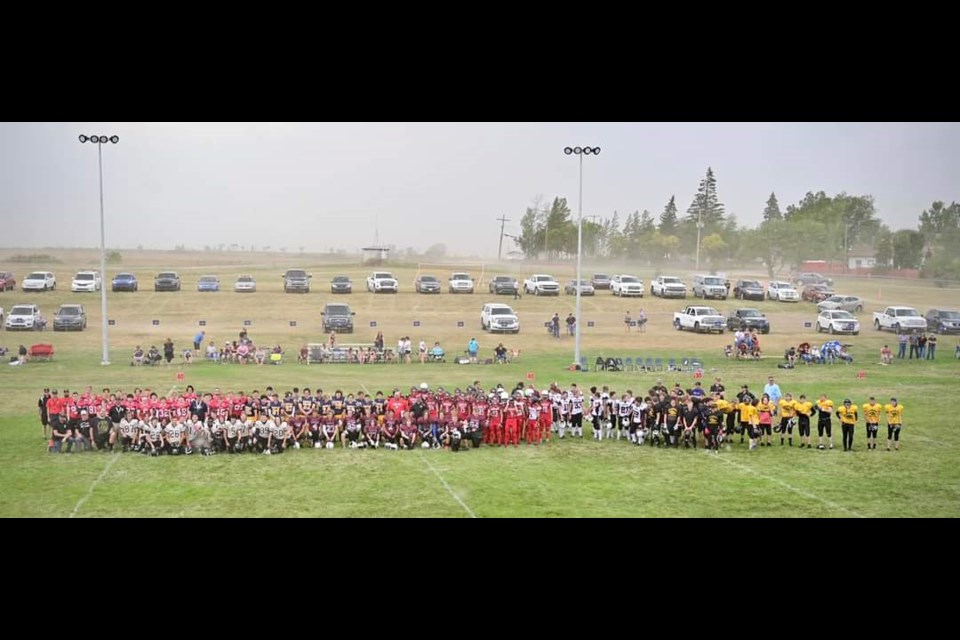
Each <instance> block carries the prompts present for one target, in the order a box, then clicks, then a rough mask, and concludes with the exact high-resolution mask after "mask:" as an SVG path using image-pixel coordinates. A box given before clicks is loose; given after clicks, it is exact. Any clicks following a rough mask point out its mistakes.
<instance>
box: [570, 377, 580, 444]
mask: <svg viewBox="0 0 960 640" xmlns="http://www.w3.org/2000/svg"><path fill="white" fill-rule="evenodd" d="M570 429H571V435H573V436H574V437H575V438H581V439H582V438H583V393H582V392H581V391H580V388H579V387H578V386H577V385H573V389H572V390H571V394H570Z"/></svg>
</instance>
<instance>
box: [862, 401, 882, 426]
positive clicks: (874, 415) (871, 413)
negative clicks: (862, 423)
mask: <svg viewBox="0 0 960 640" xmlns="http://www.w3.org/2000/svg"><path fill="white" fill-rule="evenodd" d="M881 411H883V405H882V404H880V403H879V402H878V403H875V404H869V403H868V404H865V405H863V419H864V420H866V421H867V424H877V423H879V422H880V412H881Z"/></svg>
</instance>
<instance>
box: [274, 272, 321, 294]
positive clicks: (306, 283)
mask: <svg viewBox="0 0 960 640" xmlns="http://www.w3.org/2000/svg"><path fill="white" fill-rule="evenodd" d="M312 277H313V274H310V273H307V272H306V271H304V270H303V269H287V270H286V271H284V272H283V275H282V276H281V278H283V292H284V293H310V278H312Z"/></svg>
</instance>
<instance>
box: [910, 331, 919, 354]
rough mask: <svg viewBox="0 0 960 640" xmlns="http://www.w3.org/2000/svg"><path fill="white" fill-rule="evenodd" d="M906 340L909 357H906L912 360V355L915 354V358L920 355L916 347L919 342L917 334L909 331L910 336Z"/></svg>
mask: <svg viewBox="0 0 960 640" xmlns="http://www.w3.org/2000/svg"><path fill="white" fill-rule="evenodd" d="M907 342H908V344H909V345H910V357H909V358H907V359H908V360H913V356H914V355H916V356H917V358H919V357H920V355H919V352H918V351H917V349H918V347H919V344H920V342H919V339H918V338H917V334H915V333H911V334H910V337H909V338H908V340H907Z"/></svg>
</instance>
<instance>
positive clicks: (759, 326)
mask: <svg viewBox="0 0 960 640" xmlns="http://www.w3.org/2000/svg"><path fill="white" fill-rule="evenodd" d="M727 329H729V330H730V331H738V330H740V331H742V330H744V329H756V330H757V331H759V332H760V333H770V321H769V320H767V317H766V316H765V315H763V314H762V313H760V312H759V311H758V310H756V309H734V310H733V311H732V312H731V313H730V315H729V316H727Z"/></svg>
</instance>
